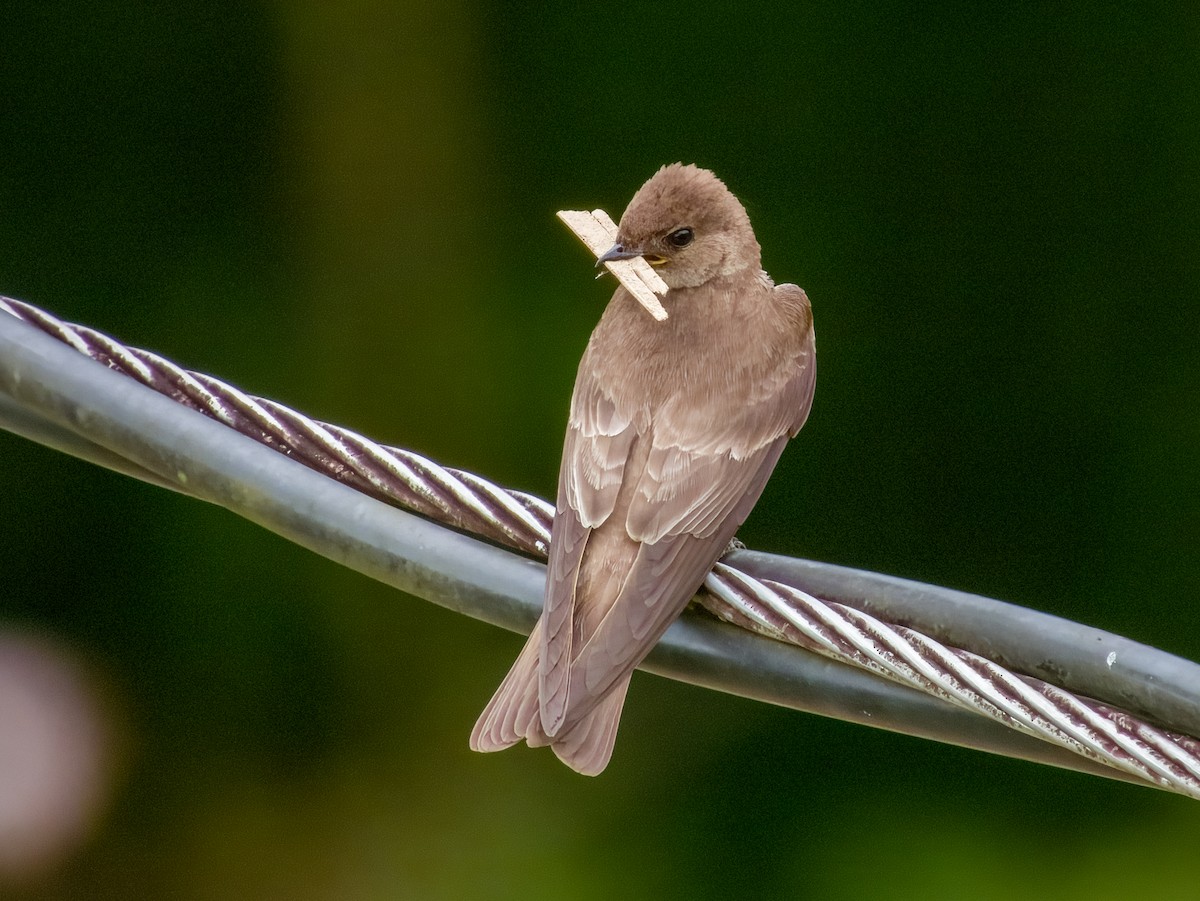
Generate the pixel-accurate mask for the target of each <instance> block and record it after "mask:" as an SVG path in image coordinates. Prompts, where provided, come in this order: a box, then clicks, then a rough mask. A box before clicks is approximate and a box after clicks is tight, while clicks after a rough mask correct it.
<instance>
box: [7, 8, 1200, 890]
mask: <svg viewBox="0 0 1200 901" xmlns="http://www.w3.org/2000/svg"><path fill="white" fill-rule="evenodd" d="M7 12H8V14H7V15H6V16H5V21H4V24H3V26H0V27H2V28H3V34H4V42H3V43H4V47H5V51H4V55H5V61H4V65H3V69H2V74H0V121H2V122H3V124H4V129H3V132H4V140H3V141H0V292H2V293H5V294H9V295H13V296H16V297H20V298H23V299H26V300H29V301H31V302H33V303H36V304H39V305H42V306H44V307H46V308H48V309H49V310H51V311H53V312H55V313H56V314H58V315H60V316H62V317H63V318H66V319H69V320H73V321H78V322H83V323H86V324H89V325H91V326H94V327H96V328H99V329H101V330H103V331H106V332H108V333H110V334H112V335H114V336H116V337H118V338H121V339H123V340H126V341H128V342H130V343H132V344H134V345H137V346H141V347H147V348H150V349H153V350H156V351H158V352H160V353H163V354H165V355H167V356H168V357H170V358H172V359H174V360H176V361H178V362H180V363H182V364H184V365H187V366H189V367H191V368H194V369H199V370H202V371H206V372H210V373H213V374H215V375H217V376H219V377H222V378H224V379H227V380H229V381H231V382H233V383H234V384H237V385H239V386H241V387H243V388H245V389H247V390H250V391H252V392H254V393H258V394H261V395H265V396H268V397H272V398H275V399H278V400H280V401H283V402H285V403H289V404H292V405H295V406H297V407H299V408H300V409H302V410H304V411H306V412H308V413H310V414H312V415H314V416H317V417H321V418H325V419H328V420H331V421H334V422H338V423H341V424H345V425H348V426H350V427H352V428H355V429H358V430H361V431H363V432H365V433H367V434H369V435H371V436H373V437H375V438H377V439H379V440H382V441H385V442H389V443H393V444H397V445H401V446H404V447H409V448H412V449H415V450H417V451H419V452H421V453H424V454H426V455H429V456H431V457H433V458H434V459H436V460H439V461H441V462H444V463H447V464H450V465H454V466H458V467H462V468H466V469H472V470H475V471H478V472H480V473H482V474H484V475H487V476H489V477H492V478H494V479H496V480H497V481H499V482H500V483H502V484H505V485H509V486H512V487H516V488H521V489H525V490H529V491H533V492H536V493H540V494H542V495H547V494H550V493H551V492H552V488H553V485H554V481H555V477H556V471H557V462H558V454H559V447H560V440H561V433H562V430H563V427H564V423H565V415H566V404H567V399H568V397H569V394H570V390H571V383H572V380H573V378H574V368H575V364H576V361H577V360H578V357H579V355H580V353H581V352H582V348H583V345H584V343H585V341H586V338H587V335H588V332H589V331H590V329H591V327H592V325H593V324H594V322H595V320H596V319H597V317H598V316H599V314H600V311H601V310H602V308H603V305H604V303H605V301H606V295H607V293H608V292H609V291H610V290H611V288H610V287H609V286H608V285H606V284H596V283H593V282H592V281H591V269H590V266H589V264H588V260H587V258H586V255H585V252H584V251H583V249H582V248H581V247H580V246H579V245H578V244H577V242H576V240H575V239H574V238H572V237H571V236H570V235H569V234H567V232H566V231H565V230H564V229H563V227H562V226H561V225H560V224H559V223H558V222H556V220H555V219H554V211H555V210H558V209H563V208H582V207H587V208H592V207H596V206H600V207H604V208H606V209H607V210H609V211H610V212H611V213H612V214H613V215H614V216H617V215H619V214H620V212H621V210H622V209H624V206H625V203H626V202H627V200H628V199H629V197H630V196H631V195H632V193H633V191H634V190H635V189H636V188H637V187H638V186H639V185H640V184H641V183H642V181H644V180H645V179H646V178H647V177H648V176H649V175H650V174H651V173H652V172H653V171H654V170H655V169H656V168H657V167H658V166H659V165H661V164H663V163H666V162H671V161H675V160H683V161H690V162H696V163H699V164H701V165H705V166H708V167H710V168H713V169H714V170H715V171H716V172H717V173H718V174H719V175H721V176H722V177H723V178H724V179H725V181H726V182H727V183H728V184H729V186H730V187H731V188H732V190H733V191H734V192H735V193H736V194H738V196H739V197H740V198H741V199H742V200H743V201H744V202H745V204H746V206H747V208H748V209H749V211H750V214H751V217H752V219H753V221H754V224H755V227H756V231H757V234H758V237H759V240H760V242H761V243H762V245H763V248H764V254H763V255H764V264H765V266H766V268H767V269H768V271H770V272H771V273H772V274H773V275H774V276H775V278H776V279H777V280H779V281H795V282H797V283H799V284H801V285H803V286H804V287H805V288H806V289H807V290H808V292H809V295H810V297H811V298H812V300H813V305H814V310H815V315H816V322H817V331H818V336H819V340H818V347H819V354H820V379H819V381H818V391H817V398H816V402H815V405H814V409H813V413H812V417H811V419H810V420H809V424H808V426H807V427H806V428H805V430H804V432H803V433H802V435H801V437H800V438H799V440H797V441H796V442H795V443H794V445H793V447H792V448H791V449H790V450H789V451H788V453H787V454H786V455H785V458H784V460H783V462H782V463H781V465H780V467H779V469H778V470H777V471H776V474H775V477H774V479H773V480H772V482H771V483H770V485H769V486H768V488H767V491H766V494H765V496H764V498H763V500H762V502H761V503H760V504H759V507H758V509H757V510H756V512H755V513H754V515H753V516H752V517H751V519H750V521H749V522H748V523H747V525H746V527H745V528H744V530H743V532H742V537H743V539H744V540H745V541H746V542H747V543H748V544H749V545H750V546H752V547H757V548H761V549H766V550H772V551H778V552H783V553H790V554H796V555H802V556H810V557H815V558H818V559H823V560H830V561H834V562H839V563H845V564H850V565H854V566H859V567H863V568H867V569H875V570H881V571H885V572H889V573H895V574H899V575H904V576H908V577H912V578H917V579H922V580H925V581H930V582H936V583H940V584H945V585H950V586H954V587H959V588H964V589H968V590H972V591H976V592H980V593H984V594H989V595H992V596H997V597H1002V598H1005V599H1008V600H1012V601H1016V602H1019V603H1024V604H1028V605H1030V606H1034V607H1037V608H1040V609H1043V610H1047V611H1050V612H1053V613H1057V614H1060V615H1063V616H1067V617H1070V618H1073V619H1077V620H1082V621H1084V622H1087V623H1090V624H1093V625H1096V626H1099V627H1102V628H1106V629H1111V630H1114V631H1116V632H1120V633H1123V634H1125V635H1128V636H1130V637H1132V638H1135V639H1138V640H1141V641H1145V642H1148V643H1150V644H1154V645H1157V646H1160V647H1163V648H1165V649H1167V650H1170V651H1172V652H1175V653H1178V654H1181V655H1183V656H1186V657H1190V658H1192V659H1197V658H1200V604H1198V603H1197V600H1198V599H1200V554H1198V553H1197V549H1198V547H1200V541H1198V539H1200V477H1198V475H1197V473H1198V467H1197V460H1198V459H1200V366H1198V365H1197V364H1198V363H1200V197H1198V189H1200V56H1198V53H1197V47H1198V46H1200V43H1198V41H1200V15H1198V14H1197V11H1196V7H1195V5H1194V4H1191V3H1178V4H1175V5H1171V4H1165V5H1142V4H1111V5H1109V4H1055V5H1050V4H1045V5H1011V6H1010V5H1008V4H988V5H979V6H977V7H976V6H970V5H961V4H944V5H938V4H911V5H906V4H897V3H886V2H885V3H880V2H870V3H837V4H833V3H831V4H791V5H788V4H768V5H762V4H756V3H743V4H738V5H736V6H730V5H727V4H721V3H715V2H696V3H690V4H686V5H669V4H662V3H642V2H631V3H624V4H616V5H614V4H607V5H601V6H590V7H587V8H586V9H576V10H574V11H572V9H571V8H570V5H569V4H529V5H520V4H504V3H495V2H493V3H486V2H478V3H472V2H466V0H449V2H445V3H441V4H411V5H406V4H391V3H383V2H372V0H362V2H358V3H354V4H348V5H346V6H345V7H342V6H340V5H338V4H318V3H313V2H291V3H274V4H254V3H243V2H234V0H217V2H212V3H207V4H195V3H157V4H142V3H133V2H102V3H94V2H91V3H49V4H33V3H19V2H18V3H12V4H9V5H8V7H7ZM0 454H2V459H3V466H0V510H3V516H0V626H2V627H3V628H7V629H23V630H26V631H33V632H35V633H38V634H41V635H44V636H47V637H48V638H50V639H52V640H54V641H55V642H57V643H59V644H60V645H62V646H64V647H66V648H69V649H71V653H72V654H74V655H76V656H77V658H78V659H79V660H81V661H83V662H84V664H85V665H86V666H87V667H88V671H89V672H92V673H93V674H94V675H95V679H96V683H95V684H96V686H97V688H96V689H95V690H96V691H97V692H99V693H100V694H101V695H102V696H103V697H104V699H105V701H104V703H105V705H106V710H108V711H109V716H110V717H111V720H110V728H111V729H112V730H113V732H114V733H115V735H116V736H117V738H116V747H117V761H118V762H117V764H116V766H115V771H116V775H115V777H114V779H115V782H114V785H113V789H112V791H111V794H110V796H109V801H108V803H107V805H106V806H105V807H104V808H103V810H102V811H101V812H100V814H99V815H98V816H97V817H96V820H95V823H94V826H93V828H92V829H91V831H90V834H89V836H88V838H87V839H86V841H84V842H83V843H82V844H81V845H80V846H79V847H78V848H77V849H76V850H75V851H74V852H73V853H71V854H69V855H68V856H66V857H65V858H64V859H62V860H61V861H60V862H59V863H58V864H57V865H55V866H53V867H50V868H48V869H44V870H43V871H41V872H40V873H39V874H37V875H35V876H31V877H27V878H26V879H25V881H24V882H23V883H22V884H21V885H20V886H16V887H10V888H9V889H5V888H2V887H0V894H3V893H4V892H5V891H9V892H12V893H15V894H14V895H13V896H14V897H21V898H31V899H35V898H36V899H42V898H46V899H51V898H53V899H58V898H81V897H88V898H92V897H95V898H122V899H124V898H183V899H191V898H195V899H227V898H228V899H272V898H281V899H282V898H306V899H307V898H313V899H335V898H336V899H391V898H430V899H441V898H446V899H450V898H466V897H481V898H516V897H529V896H533V897H548V898H550V897H552V898H564V899H568V898H569V899H574V898H597V899H599V898H612V897H622V898H633V899H639V898H676V897H678V898H683V897H686V898H698V897H738V896H742V897H764V896H779V897H796V898H800V897H811V898H822V899H838V898H850V897H854V898H861V897H888V898H910V897H911V898H923V899H930V898H961V897H967V896H969V897H973V898H985V899H986V898H1027V897H1032V896H1034V895H1035V894H1036V895H1043V894H1053V895H1054V896H1055V897H1059V898H1065V899H1071V898H1089V899H1096V898H1116V897H1127V896H1129V895H1130V894H1131V893H1132V894H1138V895H1143V896H1145V895H1149V894H1154V895H1155V896H1157V897H1162V898H1177V897H1194V892H1195V885H1196V879H1197V877H1198V876H1200V860H1198V859H1197V856H1196V853H1195V851H1196V848H1197V847H1198V846H1200V807H1198V806H1197V805H1196V804H1195V802H1192V801H1187V800H1184V799H1181V798H1177V797H1174V796H1170V795H1166V794H1163V793H1159V792H1155V791H1153V790H1150V789H1145V788H1138V787H1133V786H1128V785H1124V784H1118V783H1114V782H1109V781H1105V780H1100V779H1096V778H1091V777H1086V776H1082V775H1076V774H1070V773H1063V772H1059V771H1056V770H1051V769H1047V768H1041V767H1037V766H1034V765H1032V764H1027V763H1022V762H1016V761H1010V760H1004V759H1000V758H993V757H989V756H985V755H982V754H978V753H974V752H969V751H964V750H959V749H955V748H949V747H942V746H936V745H932V744H929V743H925V742H921V741H919V740H916V739H911V738H905V737H900V736H894V735H890V734H886V733H882V732H877V731H873V730H868V729H864V728H861V727H858V726H851V725H847V724H842V723H838V722H832V721H826V720H822V719H819V718H816V717H812V716H805V715H801V714H798V713H794V712H788V711H783V710H778V709H773V708H769V707H765V706H761V705H757V704H754V703H751V702H748V701H743V700H740V699H736V698H730V697H725V696H720V695H716V694H713V693H709V692H705V691H702V690H700V689H697V688H693V687H689V686H684V685H679V684H675V683H669V682H666V681H663V680H659V679H656V678H654V677H651V676H639V677H638V678H636V679H635V681H634V688H633V690H632V692H631V694H630V700H629V703H628V705H627V707H626V713H625V717H624V721H623V725H622V734H621V737H620V740H619V742H618V746H617V752H616V756H615V758H614V761H613V763H612V765H611V766H610V768H609V769H608V771H607V772H606V773H605V774H604V775H603V776H602V777H600V778H599V779H596V780H588V779H584V778H582V777H579V776H576V775H574V774H573V773H571V772H570V771H568V770H567V769H566V768H564V767H562V766H561V765H560V764H558V763H557V761H556V760H555V759H554V758H553V756H552V755H551V754H549V753H547V752H545V751H542V752H531V751H528V750H526V749H520V750H515V751H510V752H508V753H505V754H500V755H489V756H479V755H473V754H471V753H470V752H469V751H468V750H467V735H468V733H469V730H470V728H471V725H472V723H473V722H474V719H475V717H476V715H477V714H478V712H479V710H480V709H481V708H482V706H483V704H484V703H485V701H486V700H487V699H488V697H489V696H490V695H491V692H492V690H493V689H494V688H495V686H496V684H497V683H498V681H499V679H500V678H501V676H502V675H503V673H504V672H505V670H506V668H507V667H508V665H509V663H510V662H511V659H512V658H513V656H514V655H515V653H516V651H517V649H518V648H519V646H520V639H519V638H518V637H517V636H515V635H511V634H507V633H501V632H499V631H497V630H494V629H492V628H491V627H488V626H485V625H482V624H480V623H476V622H472V621H467V620H465V619H464V618H461V617H458V616H455V615H452V614H450V613H447V612H445V611H442V610H440V609H437V608H434V607H432V606H431V605H429V604H426V603H425V602H422V601H420V600H417V599H414V598H410V597H406V596H403V595H400V594H397V593H396V592H394V591H391V590H389V589H386V588H384V587H382V586H380V585H377V584H374V583H372V582H370V581H368V580H366V579H365V578H363V577H360V576H358V575H356V574H354V573H351V572H348V571H346V570H343V569H340V568H339V567H337V566H335V565H334V564H332V563H329V562H327V561H324V560H322V559H317V558H315V557H313V556H312V555H310V554H308V553H306V552H304V551H302V550H300V549H298V548H296V547H293V546H290V545H288V544H287V543H286V542H284V541H283V540H282V539H279V538H276V537H274V536H272V535H270V534H267V533H265V532H263V531H262V530H260V529H258V528H256V527H254V526H252V525H249V524H247V523H245V522H243V521H240V520H238V519H237V518H235V517H233V516H232V515H230V514H227V513H225V512H223V511H221V510H218V509H214V508H209V507H207V506H205V505H203V504H200V503H195V502H190V501H188V500H186V499H183V498H180V497H175V496H173V495H171V494H169V493H167V492H164V491H160V490H157V489H155V488H152V487H149V486H146V485H142V484H140V483H136V482H133V481H131V480H128V479H125V478H122V477H120V476H117V475H114V474H111V473H108V472H105V471H101V470H98V469H96V468H94V467H91V466H88V465H86V464H84V463H81V462H77V461H75V460H72V459H69V458H67V457H64V456H61V455H59V454H56V453H54V452H52V451H49V450H46V449H44V448H41V447H39V446H36V445H33V444H31V443H29V442H26V441H24V440H22V439H19V438H16V437H14V436H12V435H8V434H7V433H3V434H0ZM0 728H3V724H2V723H0ZM0 803H3V799H0Z"/></svg>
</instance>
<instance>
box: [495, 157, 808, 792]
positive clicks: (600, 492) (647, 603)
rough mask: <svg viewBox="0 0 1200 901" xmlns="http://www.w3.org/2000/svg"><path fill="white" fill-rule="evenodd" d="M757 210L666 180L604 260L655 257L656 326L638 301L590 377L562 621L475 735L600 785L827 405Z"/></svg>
mask: <svg viewBox="0 0 1200 901" xmlns="http://www.w3.org/2000/svg"><path fill="white" fill-rule="evenodd" d="M760 252H761V251H760V248H759V245H758V242H757V241H756V240H755V238H754V232H753V230H752V229H751V227H750V220H749V218H748V217H747V215H746V211H745V209H744V208H743V207H742V205H741V203H739V202H738V200H737V198H736V197H734V196H733V194H731V193H730V191H729V189H728V188H726V187H725V185H724V184H723V183H722V182H721V181H720V180H719V179H718V178H717V177H716V176H715V175H713V174H712V173H711V172H709V171H707V170H706V169H698V168H696V167H695V166H685V165H682V164H679V163H676V164H674V165H670V166H664V167H663V168H662V169H660V170H659V171H658V172H657V173H655V174H654V176H653V177H652V178H651V179H650V180H649V181H648V182H646V183H645V184H644V185H643V186H642V187H641V189H640V190H639V191H638V192H637V194H635V195H634V197H633V200H631V201H630V202H629V206H628V208H627V209H626V210H625V213H624V215H623V216H622V217H621V222H620V225H619V227H618V231H617V243H616V244H615V245H614V246H613V247H612V249H611V250H609V251H608V252H607V253H606V254H604V255H603V256H602V257H601V261H604V260H613V259H625V258H629V257H633V256H638V255H641V256H644V257H645V258H646V260H647V261H648V262H650V263H651V265H653V266H654V267H655V268H656V269H657V271H658V272H659V274H660V275H661V276H662V278H663V280H664V281H665V282H666V284H667V285H668V287H669V288H670V290H669V291H668V292H667V295H666V296H665V297H664V298H663V305H664V306H665V307H666V308H667V311H668V313H669V317H668V318H667V319H666V320H665V321H663V322H656V321H654V320H653V319H652V318H651V317H650V316H649V315H648V314H647V312H646V311H645V310H644V309H643V308H642V307H641V306H640V305H639V304H638V303H637V301H636V300H635V299H634V298H633V297H632V296H631V295H630V294H629V292H627V291H626V290H625V288H623V287H618V288H617V290H616V293H614V294H613V297H612V300H611V301H610V302H609V304H608V308H607V309H606V310H605V311H604V315H603V316H602V317H601V319H600V323H599V325H597V326H596V329H595V331H594V332H592V337H591V339H590V340H589V341H588V346H587V350H586V351H585V352H584V355H583V359H582V360H581V361H580V364H579V373H578V376H577V377H576V380H575V392H574V394H573V396H572V398H571V414H570V419H569V422H568V425H567V437H566V442H565V445H564V447H563V456H562V465H561V468H560V470H559V478H558V504H557V512H556V514H555V518H554V527H553V529H552V531H551V538H550V562H549V566H548V568H547V578H546V596H545V607H544V609H543V611H542V616H541V619H539V620H538V623H537V625H536V626H535V627H534V629H533V632H532V634H530V636H529V640H528V642H527V643H526V644H525V648H524V650H522V651H521V654H520V656H518V657H517V661H516V663H514V664H513V667H512V669H511V670H510V671H509V673H508V675H507V676H506V677H505V679H504V681H503V682H502V683H501V685H500V688H499V689H497V691H496V694H495V696H494V697H493V698H492V700H491V702H490V703H489V704H488V705H487V707H486V708H485V709H484V711H483V714H482V715H481V716H480V718H479V721H478V722H477V723H476V724H475V729H474V731H473V732H472V733H471V747H472V748H474V749H475V750H476V751H498V750H500V749H501V748H506V747H508V746H510V745H513V744H515V743H516V742H518V741H520V740H521V739H525V740H526V741H527V742H528V743H529V744H530V745H531V746H539V745H546V744H549V745H550V746H551V747H552V748H553V750H554V752H555V753H556V754H557V755H558V757H559V759H561V760H562V761H563V762H564V763H566V764H567V765H568V766H570V767H571V768H573V769H575V770H577V771H578V772H580V773H584V774H587V775H595V774H597V773H599V772H600V771H602V770H603V769H604V768H605V766H607V765H608V761H609V758H610V757H611V755H612V749H613V742H614V740H615V738H616V733H617V723H618V721H619V720H620V717H621V706H622V704H623V703H624V700H625V692H626V689H627V688H628V687H629V679H630V676H631V674H632V673H633V670H634V668H635V667H637V665H638V664H639V663H641V662H642V659H643V658H645V656H646V655H647V654H648V653H649V652H650V649H651V648H653V647H654V644H655V643H656V642H657V641H658V639H659V638H660V637H662V634H663V633H664V632H665V631H666V630H667V627H668V626H670V624H671V622H672V621H673V620H674V619H675V618H676V617H677V616H678V615H679V614H680V612H682V610H683V609H684V607H686V606H687V604H688V602H689V601H690V600H691V598H692V597H693V596H694V595H695V593H696V592H697V591H698V590H699V588H700V586H701V584H702V583H703V581H704V577H705V575H706V574H707V573H708V571H709V569H710V568H711V567H712V565H713V563H715V562H716V560H717V559H718V558H719V557H720V556H721V555H722V554H724V553H725V550H726V548H727V547H728V545H729V542H730V540H731V539H732V538H733V536H734V533H735V532H736V531H737V529H738V527H739V526H740V525H741V524H742V522H743V521H744V520H745V518H746V516H747V514H749V512H750V508H751V507H753V506H754V503H755V502H756V501H757V500H758V496H759V495H760V494H761V493H762V490H763V486H764V485H765V484H766V481H767V478H768V477H769V476H770V474H771V470H773V469H774V468H775V463H776V461H777V460H778V459H779V454H780V453H781V452H782V450H783V446H784V444H785V443H787V440H788V438H790V437H792V436H793V435H795V434H796V433H797V432H798V431H800V427H801V426H803V425H804V421H805V419H807V417H808V411H809V408H810V406H811V405H812V396H813V385H814V381H815V377H816V356H815V354H816V351H815V345H814V339H813V321H812V311H811V309H810V307H809V303H808V297H807V296H806V295H805V293H804V291H803V290H802V289H800V288H798V287H797V286H795V285H776V284H775V283H774V282H773V281H771V277H770V276H769V275H767V274H766V273H765V272H763V270H762V263H761V258H760Z"/></svg>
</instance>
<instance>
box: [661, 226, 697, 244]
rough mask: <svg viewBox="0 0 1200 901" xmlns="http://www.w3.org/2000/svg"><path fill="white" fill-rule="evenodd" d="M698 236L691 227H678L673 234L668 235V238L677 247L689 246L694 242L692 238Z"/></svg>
mask: <svg viewBox="0 0 1200 901" xmlns="http://www.w3.org/2000/svg"><path fill="white" fill-rule="evenodd" d="M694 237H696V236H695V235H694V234H693V233H692V230H691V229H690V228H677V229H675V231H673V232H671V234H669V235H667V240H668V241H670V242H671V244H672V245H674V246H675V247H687V246H688V245H689V244H691V243H692V238H694Z"/></svg>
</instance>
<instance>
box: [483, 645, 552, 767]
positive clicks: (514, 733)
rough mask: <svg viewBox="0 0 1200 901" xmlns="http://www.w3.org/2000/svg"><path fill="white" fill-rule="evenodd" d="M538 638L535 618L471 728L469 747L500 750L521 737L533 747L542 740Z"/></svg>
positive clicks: (543, 741) (545, 739) (543, 742)
mask: <svg viewBox="0 0 1200 901" xmlns="http://www.w3.org/2000/svg"><path fill="white" fill-rule="evenodd" d="M541 640H542V639H541V622H540V621H539V623H538V625H537V626H535V627H534V629H533V632H532V634H530V636H529V640H528V641H527V642H525V647H524V648H522V649H521V653H520V654H519V655H518V656H517V659H516V662H514V663H513V665H512V668H511V669H510V670H509V671H508V675H507V676H505V677H504V681H503V682H501V683H500V687H499V688H497V689H496V693H495V694H494V695H492V699H491V700H490V701H488V705H487V706H486V707H485V708H483V713H481V714H480V715H479V719H478V720H477V721H476V723H475V728H474V729H472V730H471V750H473V751H485V752H486V751H502V750H504V749H505V748H508V747H511V746H512V745H515V744H516V743H517V742H519V741H521V740H522V739H525V740H527V741H528V742H529V744H530V745H531V746H533V747H538V746H540V745H544V744H546V742H547V738H546V733H545V732H544V731H542V720H541V712H540V710H539V709H538V648H539V646H540V644H541Z"/></svg>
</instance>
